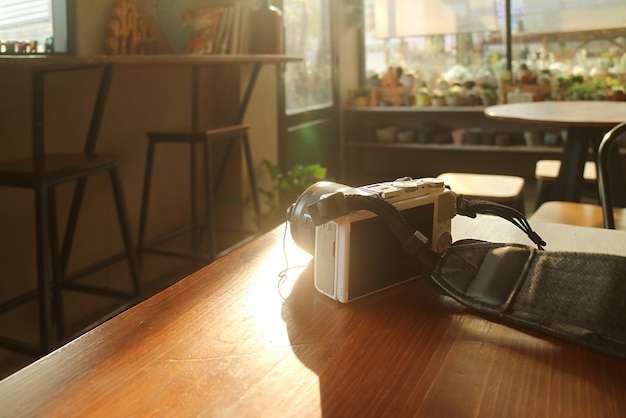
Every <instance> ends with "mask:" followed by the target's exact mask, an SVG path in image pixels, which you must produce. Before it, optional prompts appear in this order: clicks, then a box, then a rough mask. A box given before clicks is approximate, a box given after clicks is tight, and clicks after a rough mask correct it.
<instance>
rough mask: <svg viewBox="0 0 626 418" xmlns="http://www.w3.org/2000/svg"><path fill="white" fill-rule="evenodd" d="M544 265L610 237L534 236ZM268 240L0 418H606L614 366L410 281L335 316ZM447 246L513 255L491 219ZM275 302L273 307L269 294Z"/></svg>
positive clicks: (300, 263)
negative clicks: (501, 249) (549, 256)
mask: <svg viewBox="0 0 626 418" xmlns="http://www.w3.org/2000/svg"><path fill="white" fill-rule="evenodd" d="M535 229H536V230H537V231H538V232H539V233H540V234H541V235H542V236H543V237H544V239H546V241H548V249H552V250H559V249H561V250H563V249H571V250H580V251H593V252H603V253H612V254H622V255H623V254H626V239H624V237H626V236H625V235H624V234H623V233H622V232H618V231H613V230H603V229H590V228H580V227H571V226H566V225H555V224H540V223H538V224H536V225H535ZM283 231H284V229H283V228H282V227H279V228H277V229H275V230H273V231H271V232H269V233H267V234H265V235H263V236H261V237H259V238H258V239H256V240H254V241H252V242H251V243H249V244H247V245H245V246H243V247H241V248H239V249H238V250H236V251H234V252H233V253H231V254H229V255H227V256H226V257H224V258H221V259H220V260H218V261H216V262H214V263H213V264H211V265H209V266H207V267H205V268H204V269H202V270H200V271H198V272H196V273H194V274H192V275H190V276H188V277H187V278H185V279H183V280H182V281H180V282H178V283H177V284H175V285H174V286H172V287H170V288H168V289H166V290H165V291H163V292H161V293H159V294H157V295H155V296H154V297H152V298H150V299H148V300H146V301H144V302H143V303H141V304H139V305H137V306H135V307H134V308H131V309H130V310H128V311H126V312H125V313H123V314H121V315H119V316H117V317H115V318H113V319H111V320H110V321H108V322H106V323H104V324H102V325H101V326H99V327H97V328H95V329H93V330H92V331H90V332H88V333H87V334H85V335H83V336H81V337H79V338H78V339H77V340H75V341H73V342H71V343H69V344H68V345H66V346H63V347H61V348H60V349H58V350H57V351H55V352H53V353H51V354H49V355H48V356H46V357H44V358H42V359H40V360H38V361H37V362H35V363H33V364H31V365H30V366H27V367H26V368H24V369H22V370H20V371H18V372H17V373H15V374H13V375H11V376H9V377H7V378H6V379H4V380H3V381H2V382H0V411H1V412H0V415H2V416H33V415H39V416H48V417H50V416H60V417H61V416H62V417H69V416H107V417H109V416H122V415H124V416H148V415H150V416H172V415H176V416H198V415H202V416H205V415H207V416H219V417H224V416H237V417H241V416H272V417H277V416H299V417H301V416H324V415H325V416H394V417H396V416H406V415H410V416H424V417H439V416H442V417H443V416H445V417H476V416H481V417H538V416H562V417H590V416H596V417H617V416H620V415H621V416H623V413H624V411H626V361H624V360H622V359H618V358H613V357H609V356H606V355H604V354H600V353H598V352H594V351H591V350H588V349H586V348H582V347H578V346H575V345H573V344H570V343H567V342H564V341H561V340H558V339H555V338H552V337H548V336H544V335H540V334H537V333H532V332H525V331H522V330H518V329H514V328H511V327H508V326H504V325H500V324H497V323H494V322H490V321H488V320H486V319H483V318H481V317H478V316H476V315H474V314H472V313H470V312H468V311H467V310H466V309H465V308H463V307H461V306H460V305H458V304H456V303H455V302H453V301H452V300H450V299H448V298H446V297H444V296H442V295H440V294H439V293H438V292H437V291H436V290H435V289H434V287H433V286H432V285H431V284H430V283H429V282H428V281H427V280H425V279H418V280H414V281H410V282H408V283H405V284H402V285H400V286H397V287H394V288H392V289H389V290H386V291H383V292H379V293H377V294H375V295H372V296H369V297H367V298H364V299H361V300H359V301H355V302H352V303H350V304H339V303H337V302H334V301H332V300H330V299H328V298H326V297H325V296H322V295H321V294H319V293H317V292H316V291H315V290H314V288H313V283H312V264H311V263H310V260H311V257H310V256H309V255H308V254H306V253H304V252H302V251H300V250H299V249H298V248H297V247H296V246H295V244H293V243H292V242H291V241H290V239H289V235H287V240H286V241H285V242H286V245H285V252H286V254H287V255H288V260H289V266H291V267H292V268H291V269H290V270H289V271H288V275H287V277H286V278H285V279H284V280H282V281H279V277H278V275H279V272H280V271H281V270H282V269H283V268H284V267H285V259H284V256H283V245H282V242H283V240H282V238H283ZM453 235H454V236H455V239H460V238H464V237H474V238H482V239H490V240H493V241H517V242H522V243H526V242H527V241H526V239H525V236H524V235H523V234H522V233H521V231H518V230H517V229H516V228H515V227H514V226H513V225H511V224H509V223H508V222H506V221H504V220H501V219H499V218H493V217H479V218H478V219H476V220H472V219H467V218H459V217H457V218H455V219H454V221H453ZM279 289H280V291H279Z"/></svg>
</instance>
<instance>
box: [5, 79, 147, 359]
mask: <svg viewBox="0 0 626 418" xmlns="http://www.w3.org/2000/svg"><path fill="white" fill-rule="evenodd" d="M45 72H46V70H43V71H35V72H34V74H33V131H34V135H33V137H34V148H33V149H34V151H33V156H31V157H26V158H20V159H16V160H13V161H6V162H2V163H0V186H5V187H11V188H26V189H31V190H33V192H34V204H35V222H36V237H35V243H36V260H37V286H36V288H35V289H34V290H32V291H29V292H26V293H24V294H21V295H18V296H15V297H13V298H11V299H9V300H7V301H5V302H3V303H2V304H0V314H2V313H6V312H8V311H11V310H13V309H15V308H17V307H19V306H22V305H23V304H24V303H26V302H29V301H32V300H35V299H36V300H37V301H38V306H39V315H38V316H39V342H38V344H34V345H33V344H29V343H26V342H23V341H19V340H17V339H15V338H10V337H0V347H4V348H7V349H10V350H13V351H17V352H21V353H24V354H29V355H35V356H38V355H42V354H45V353H47V352H49V351H51V350H52V349H53V348H55V346H56V345H58V344H59V343H60V342H62V340H63V339H64V338H66V337H67V326H66V323H65V315H64V308H63V291H64V290H71V291H74V292H85V293H89V294H94V295H100V296H105V297H112V298H120V299H124V300H126V301H128V302H127V303H126V304H124V305H123V306H122V307H120V308H118V309H117V310H116V311H119V309H124V308H125V307H127V306H128V305H129V304H132V303H134V302H136V301H137V299H138V298H139V296H140V281H139V270H138V263H137V260H136V255H135V248H134V243H133V240H132V234H131V228H130V224H129V219H128V215H127V211H126V205H125V202H124V194H123V192H122V185H121V181H120V175H119V168H118V158H117V157H116V156H115V155H113V154H105V153H95V152H93V148H94V147H95V137H96V133H97V131H98V127H99V123H100V121H101V117H102V113H103V107H104V101H105V97H106V93H107V91H108V87H109V83H110V80H111V72H110V70H109V69H105V71H104V73H103V77H102V81H101V84H100V90H99V93H98V96H97V99H96V104H95V107H94V113H93V115H92V120H91V126H90V130H89V134H88V135H87V141H86V144H85V147H84V149H83V152H77V153H46V152H45V151H44V144H43V111H44V105H43V102H44V100H43V92H44V81H45ZM100 173H107V174H108V175H109V177H110V181H111V187H112V190H113V198H114V200H115V205H116V209H117V214H118V218H119V226H120V230H121V234H122V239H123V244H124V251H123V252H122V253H121V254H116V255H113V256H109V257H107V258H106V259H103V260H98V261H96V262H94V263H92V264H91V265H89V266H87V267H83V268H81V269H80V270H79V271H74V272H68V271H67V270H68V262H69V260H70V255H71V252H72V245H73V240H74V235H75V232H76V229H77V225H78V218H79V214H80V212H81V206H82V198H83V195H84V191H85V188H86V184H87V179H88V178H89V177H91V176H93V175H97V174H100ZM70 182H75V185H74V193H73V198H72V202H71V205H70V208H69V212H68V217H67V223H66V228H65V232H64V234H63V235H62V236H60V235H59V229H58V226H57V202H56V200H57V199H56V192H55V190H56V187H57V186H59V185H61V184H64V183H70ZM0 192H1V191H0ZM123 259H126V260H127V262H128V265H129V269H130V282H131V283H130V286H131V290H130V291H119V290H115V289H112V288H108V287H104V286H96V285H91V284H88V283H85V282H84V281H81V279H83V278H85V277H86V276H88V275H90V274H92V273H94V272H95V271H97V270H100V269H102V268H104V267H106V266H109V265H111V264H113V263H116V262H118V261H121V260H123ZM55 329H56V336H54V335H53V334H54V333H55V332H54V331H55Z"/></svg>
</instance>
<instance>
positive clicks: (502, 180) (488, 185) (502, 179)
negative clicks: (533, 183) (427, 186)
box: [437, 173, 525, 213]
mask: <svg viewBox="0 0 626 418" xmlns="http://www.w3.org/2000/svg"><path fill="white" fill-rule="evenodd" d="M437 178H438V179H440V180H443V181H444V183H445V184H446V185H447V186H450V189H452V191H453V192H455V193H456V194H460V195H463V196H464V197H465V198H467V199H482V200H488V201H491V202H496V203H501V204H504V205H507V206H511V207H513V208H515V209H517V210H519V211H520V212H521V213H524V212H525V210H524V193H523V192H524V185H525V181H524V179H523V178H522V177H517V176H506V175H498V174H474V173H443V174H440V175H439V176H437Z"/></svg>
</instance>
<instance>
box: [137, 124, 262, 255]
mask: <svg viewBox="0 0 626 418" xmlns="http://www.w3.org/2000/svg"><path fill="white" fill-rule="evenodd" d="M249 128H250V127H249V126H248V125H232V126H226V127H222V128H216V129H211V130H207V131H165V132H149V133H148V156H147V159H146V170H145V175H144V184H143V196H142V200H141V214H140V219H139V238H138V242H137V246H138V253H139V255H142V254H143V253H146V252H148V253H153V254H160V255H165V256H171V257H180V258H187V259H191V260H201V261H204V262H211V261H213V260H215V259H216V258H219V256H221V255H222V254H220V253H218V252H217V249H216V242H215V238H216V234H217V226H216V221H215V208H214V197H215V194H216V191H217V188H219V186H220V184H221V182H222V177H223V175H224V171H225V168H226V162H227V161H228V159H229V155H230V153H231V150H232V148H233V146H234V144H235V142H234V141H235V140H239V141H241V144H242V146H243V150H244V158H245V164H246V170H247V172H248V181H249V183H250V189H251V196H252V203H253V205H254V211H255V216H256V221H257V226H258V229H259V231H260V230H261V209H260V204H259V197H258V190H257V185H256V179H255V177H254V168H253V165H252V153H251V150H250V143H249V139H248V130H249ZM215 141H229V142H228V144H227V148H226V153H225V156H224V158H223V160H222V164H221V166H220V168H219V170H218V174H217V177H216V179H215V180H213V170H212V167H211V159H212V157H211V154H212V153H211V150H212V143H213V142H215ZM160 143H175V144H183V145H189V146H190V150H191V153H190V167H191V185H190V186H191V193H190V196H191V202H190V205H191V220H190V222H189V224H188V225H186V226H183V227H182V228H179V229H178V230H176V231H172V232H168V233H165V234H162V235H160V236H157V237H152V238H150V239H149V240H148V239H147V237H146V228H147V222H148V207H149V203H150V192H151V183H152V170H153V166H154V155H155V148H156V145H157V144H160ZM196 145H198V146H200V147H201V148H202V150H203V151H202V157H201V159H202V161H203V164H204V170H203V172H204V183H205V185H206V186H205V196H204V198H205V208H206V212H205V214H204V219H202V220H200V219H198V217H197V214H196V212H195V208H196V206H197V197H196V187H195V185H196V178H195V176H196V174H195V160H196ZM197 231H200V232H204V231H208V243H209V249H208V253H203V252H200V251H198V248H196V247H198V245H199V242H198V239H194V240H193V241H194V248H192V250H191V251H190V252H181V251H173V250H169V249H164V248H161V247H159V245H160V244H161V243H163V242H164V241H167V240H169V239H171V238H174V237H176V236H178V235H180V234H183V233H187V232H192V233H196V232H197Z"/></svg>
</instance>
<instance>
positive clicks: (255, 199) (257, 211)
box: [241, 132, 261, 229]
mask: <svg viewBox="0 0 626 418" xmlns="http://www.w3.org/2000/svg"><path fill="white" fill-rule="evenodd" d="M241 140H242V141H243V148H244V153H245V157H246V166H247V170H248V181H249V182H250V194H251V195H252V204H253V205H254V215H255V217H256V224H257V228H259V229H261V206H260V204H259V191H258V188H257V185H256V177H255V176H254V166H253V165H252V151H251V150H250V140H249V139H248V133H247V132H245V133H244V134H243V136H242V138H241Z"/></svg>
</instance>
